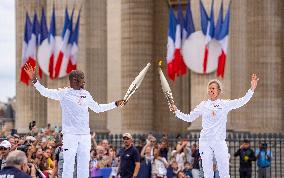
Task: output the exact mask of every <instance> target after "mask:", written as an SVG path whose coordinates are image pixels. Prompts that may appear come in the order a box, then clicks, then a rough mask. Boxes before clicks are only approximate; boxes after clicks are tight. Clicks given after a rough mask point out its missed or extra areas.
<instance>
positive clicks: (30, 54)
mask: <svg viewBox="0 0 284 178" xmlns="http://www.w3.org/2000/svg"><path fill="white" fill-rule="evenodd" d="M38 34H39V23H38V20H37V14H36V13H35V14H34V18H33V24H32V33H31V37H30V39H29V42H28V46H27V48H26V54H25V56H26V59H27V61H26V62H25V63H24V64H26V63H29V64H30V65H31V66H32V67H33V68H35V67H36V48H37V43H38ZM22 67H24V66H22ZM24 73H25V72H24ZM23 77H24V76H23ZM21 78H22V75H21ZM22 81H23V82H24V83H26V84H27V85H28V84H29V78H28V76H27V74H26V77H25V79H23V80H22Z"/></svg>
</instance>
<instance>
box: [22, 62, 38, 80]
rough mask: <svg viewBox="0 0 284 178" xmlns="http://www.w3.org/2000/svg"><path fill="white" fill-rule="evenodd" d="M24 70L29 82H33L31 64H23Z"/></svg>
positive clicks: (34, 76) (33, 72)
mask: <svg viewBox="0 0 284 178" xmlns="http://www.w3.org/2000/svg"><path fill="white" fill-rule="evenodd" d="M24 70H25V72H26V73H27V74H28V76H29V78H30V80H34V79H35V78H36V74H35V67H32V66H31V64H29V63H27V64H25V66H24Z"/></svg>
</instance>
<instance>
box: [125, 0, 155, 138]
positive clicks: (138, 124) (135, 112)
mask: <svg viewBox="0 0 284 178" xmlns="http://www.w3.org/2000/svg"><path fill="white" fill-rule="evenodd" d="M153 13H154V2H153V1H152V0H137V1H133V0H122V4H121V21H122V22H121V27H122V28H121V36H122V37H121V46H122V50H121V65H122V70H121V72H122V91H123V95H124V92H126V90H127V89H128V87H129V85H130V84H131V82H132V81H133V80H134V78H135V77H136V76H137V74H138V73H139V71H140V70H142V69H143V68H144V67H145V66H146V64H147V63H148V62H153V57H154V55H153V30H154V29H153V25H154V24H153V17H154V14H153ZM152 64H153V63H152ZM153 70H155V69H154V68H153V65H152V66H151V68H150V70H149V71H148V73H147V75H146V77H145V78H144V81H143V83H142V84H141V86H140V88H139V89H138V91H136V93H135V94H134V95H133V96H132V97H131V98H130V100H129V103H128V105H127V106H126V107H125V108H123V111H122V131H123V132H124V131H127V132H133V133H142V132H148V131H152V130H153V116H154V114H153V112H154V108H153V97H154V93H153V87H154V83H153V82H154V76H153ZM155 72H156V71H155Z"/></svg>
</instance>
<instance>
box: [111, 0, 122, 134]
mask: <svg viewBox="0 0 284 178" xmlns="http://www.w3.org/2000/svg"><path fill="white" fill-rule="evenodd" d="M121 13H122V12H121V1H117V0H108V1H107V86H108V87H107V98H108V101H113V100H117V99H119V98H122V97H124V92H125V91H122V85H121V80H122V72H121V70H122V65H121V48H122V47H121ZM124 109H125V108H122V109H115V110H112V111H109V112H107V128H108V129H109V131H110V132H111V133H121V129H122V128H121V127H122V126H121V122H122V110H124Z"/></svg>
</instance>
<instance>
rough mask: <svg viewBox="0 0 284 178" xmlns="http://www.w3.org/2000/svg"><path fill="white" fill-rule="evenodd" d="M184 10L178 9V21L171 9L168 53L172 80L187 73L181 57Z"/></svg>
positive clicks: (168, 71)
mask: <svg viewBox="0 0 284 178" xmlns="http://www.w3.org/2000/svg"><path fill="white" fill-rule="evenodd" d="M183 21H184V20H183V17H182V9H181V7H180V8H179V9H178V19H176V18H175V15H174V11H173V9H172V8H171V7H170V9H169V31H168V45H167V47H168V51H167V64H168V68H167V73H168V76H169V78H170V79H171V80H175V77H176V75H177V76H179V75H183V74H185V73H186V66H185V64H184V61H183V58H182V55H181V43H182V32H181V29H182V27H181V25H182V24H183Z"/></svg>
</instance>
